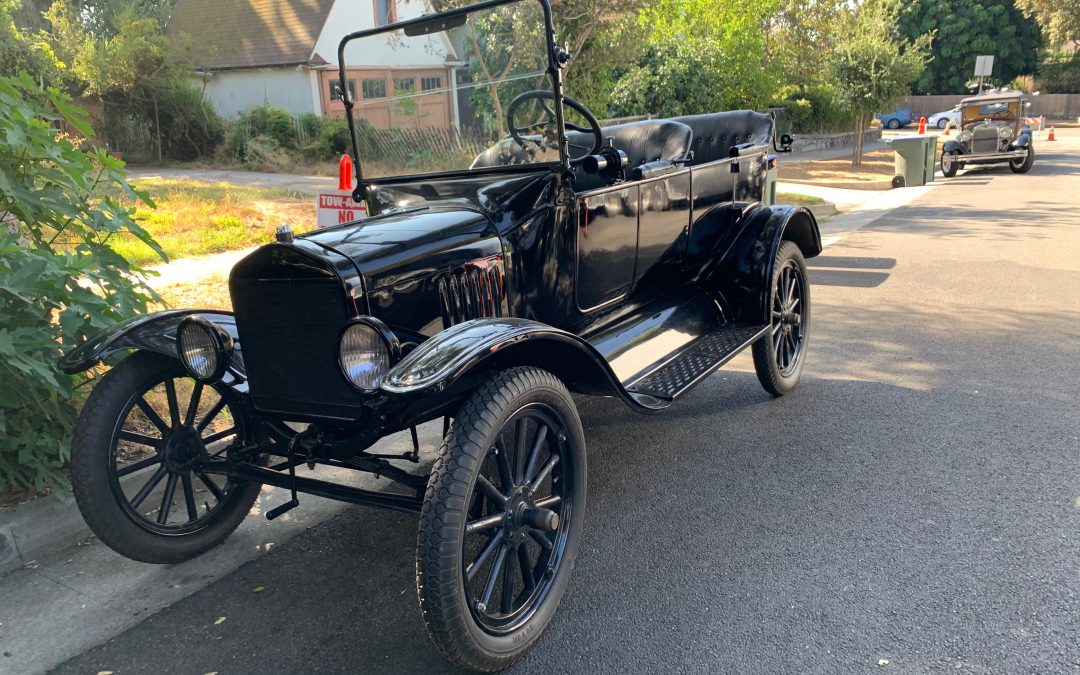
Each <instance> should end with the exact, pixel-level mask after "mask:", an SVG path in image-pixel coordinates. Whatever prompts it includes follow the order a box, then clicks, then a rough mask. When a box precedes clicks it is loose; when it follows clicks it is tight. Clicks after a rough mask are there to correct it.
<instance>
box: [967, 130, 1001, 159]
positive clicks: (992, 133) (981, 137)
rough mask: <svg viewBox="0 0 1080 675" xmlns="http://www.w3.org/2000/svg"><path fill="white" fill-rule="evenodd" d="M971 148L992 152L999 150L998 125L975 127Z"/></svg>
mask: <svg viewBox="0 0 1080 675" xmlns="http://www.w3.org/2000/svg"><path fill="white" fill-rule="evenodd" d="M971 150H972V152H976V153H992V152H997V151H998V133H997V127H995V126H990V127H989V128H987V127H985V126H979V127H975V131H973V132H972V135H971Z"/></svg>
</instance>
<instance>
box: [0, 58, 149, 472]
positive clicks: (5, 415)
mask: <svg viewBox="0 0 1080 675" xmlns="http://www.w3.org/2000/svg"><path fill="white" fill-rule="evenodd" d="M61 121H63V122H66V123H67V124H69V125H70V126H72V127H73V128H75V129H77V130H78V131H79V133H81V134H83V135H85V136H87V137H89V136H92V134H93V131H92V130H91V129H90V127H89V125H88V124H87V123H86V113H85V112H84V111H82V110H80V109H79V108H77V107H76V106H74V105H73V104H72V103H71V101H70V99H69V98H68V97H67V96H65V95H63V94H61V93H60V92H59V91H57V90H55V89H49V90H43V89H41V88H40V87H39V86H38V85H37V84H36V83H35V82H34V79H33V78H31V77H30V76H28V75H25V74H24V75H21V76H19V77H18V78H9V77H0V186H2V188H0V221H2V224H0V382H3V386H2V387H0V428H2V430H3V431H2V433H0V490H3V489H5V488H6V487H9V486H13V485H15V486H25V487H30V488H34V489H41V488H42V487H43V486H44V485H46V484H51V485H58V486H63V485H66V484H67V479H66V477H65V476H64V474H63V473H62V469H63V467H64V465H65V464H66V462H67V459H68V448H69V445H70V435H71V431H72V428H73V426H74V421H75V392H76V387H77V385H78V384H80V383H82V382H84V381H85V380H86V379H87V376H86V375H85V374H84V375H76V376H69V375H65V374H64V373H62V372H60V371H59V370H58V369H57V359H58V358H59V356H60V354H61V353H62V352H67V351H69V350H71V349H72V348H74V347H76V346H77V345H79V344H81V343H83V342H84V341H85V340H86V339H87V338H88V337H90V336H91V335H93V334H96V333H97V332H98V331H100V330H102V329H104V328H107V327H109V326H111V325H113V324H114V323H116V322H117V321H119V320H121V319H123V318H126V317H129V316H131V315H133V314H137V313H140V312H144V311H146V308H147V303H148V302H149V301H150V300H152V299H156V296H155V295H154V294H153V291H152V290H150V288H149V287H148V286H146V284H145V283H144V282H143V281H142V270H140V269H138V268H134V267H132V266H130V265H129V264H128V263H127V261H125V260H124V259H123V258H122V257H121V256H119V255H118V254H117V253H116V252H115V251H114V250H113V249H112V248H111V247H110V245H109V243H110V239H111V238H112V237H114V236H115V235H125V234H131V235H133V236H134V237H136V238H137V239H139V240H140V241H142V242H144V243H145V244H147V245H148V246H150V247H151V248H153V249H154V250H155V251H156V252H157V253H158V254H159V255H161V256H162V258H163V259H164V253H163V252H162V251H161V248H160V247H159V246H158V245H157V244H156V243H155V242H154V240H153V239H152V238H151V237H150V235H149V234H147V233H146V231H145V230H143V229H142V228H141V227H139V225H138V224H137V223H136V222H135V221H134V220H133V219H132V212H133V209H132V208H131V207H125V206H123V205H122V204H121V201H120V200H121V198H125V199H127V200H131V201H135V200H142V201H145V202H147V203H149V198H148V197H147V196H146V195H145V194H144V193H139V192H136V191H135V190H134V189H133V188H132V187H131V186H130V185H129V184H128V183H127V182H126V180H125V175H124V170H123V166H124V165H123V163H122V162H120V161H119V160H117V159H115V158H112V157H109V156H108V155H107V154H106V153H105V152H104V151H103V150H96V151H93V152H82V151H80V150H78V149H77V148H75V146H73V145H72V144H71V142H70V141H68V140H67V139H66V138H64V137H63V136H62V135H61V134H59V133H58V132H57V130H56V129H55V128H54V127H53V124H57V123H60V122H61Z"/></svg>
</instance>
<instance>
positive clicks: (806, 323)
mask: <svg viewBox="0 0 1080 675" xmlns="http://www.w3.org/2000/svg"><path fill="white" fill-rule="evenodd" d="M771 288H772V293H771V300H770V312H771V322H770V324H769V332H768V333H766V334H765V335H764V336H762V337H761V339H759V340H758V341H757V342H755V343H754V346H753V353H754V370H755V371H756V372H757V376H758V381H760V382H761V386H762V387H764V388H765V391H767V392H769V393H770V394H772V395H773V396H783V395H784V394H787V393H789V392H791V390H793V389H794V388H795V385H796V384H798V382H799V376H800V375H801V374H802V368H803V360H804V357H805V356H806V339H807V336H808V334H809V329H810V286H809V284H807V281H806V261H805V260H804V259H803V254H802V251H800V250H799V247H798V246H796V245H795V243H794V242H790V241H785V242H781V244H780V250H779V251H778V252H777V254H776V263H775V264H774V265H773V277H772V287H771Z"/></svg>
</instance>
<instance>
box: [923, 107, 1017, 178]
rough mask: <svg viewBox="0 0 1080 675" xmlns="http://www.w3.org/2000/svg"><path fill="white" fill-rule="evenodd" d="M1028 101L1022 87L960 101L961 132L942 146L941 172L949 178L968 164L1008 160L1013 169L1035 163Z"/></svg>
mask: <svg viewBox="0 0 1080 675" xmlns="http://www.w3.org/2000/svg"><path fill="white" fill-rule="evenodd" d="M1028 106H1029V103H1028V101H1027V99H1025V98H1024V93H1023V92H1021V91H1008V90H1007V91H988V92H986V93H983V94H979V95H978V96H972V97H970V98H965V99H964V100H963V101H960V115H961V118H960V133H958V134H957V135H956V138H954V139H950V140H947V141H945V145H944V146H942V149H941V173H942V175H944V176H945V177H946V178H952V177H953V176H955V175H956V172H957V171H959V170H960V169H963V168H964V167H965V166H967V165H970V164H997V163H1002V162H1008V163H1009V168H1010V169H1012V170H1013V172H1014V173H1027V172H1028V171H1031V167H1032V166H1033V165H1034V164H1035V146H1034V144H1033V143H1032V136H1033V134H1032V133H1031V127H1029V126H1028V124H1027V122H1026V121H1025V119H1026V118H1025V115H1026V114H1027V109H1028Z"/></svg>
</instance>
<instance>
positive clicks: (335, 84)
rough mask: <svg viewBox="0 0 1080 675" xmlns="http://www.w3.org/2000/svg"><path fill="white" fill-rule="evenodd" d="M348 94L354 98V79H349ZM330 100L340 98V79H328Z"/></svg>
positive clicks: (338, 99)
mask: <svg viewBox="0 0 1080 675" xmlns="http://www.w3.org/2000/svg"><path fill="white" fill-rule="evenodd" d="M348 82H349V85H348V86H349V96H350V97H352V98H353V99H355V98H356V80H349V81H348ZM330 100H331V101H340V100H341V80H330Z"/></svg>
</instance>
